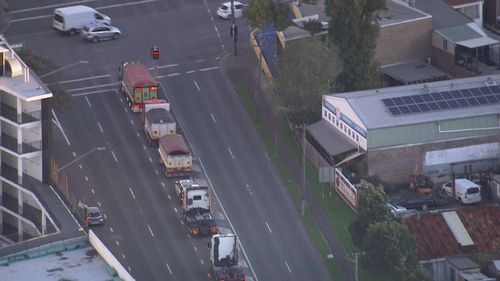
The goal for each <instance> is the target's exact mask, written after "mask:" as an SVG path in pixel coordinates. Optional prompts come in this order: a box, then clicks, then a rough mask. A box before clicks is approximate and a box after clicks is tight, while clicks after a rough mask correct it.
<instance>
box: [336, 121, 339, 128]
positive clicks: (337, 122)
mask: <svg viewBox="0 0 500 281" xmlns="http://www.w3.org/2000/svg"><path fill="white" fill-rule="evenodd" d="M336 124H337V127H338V126H339V119H337V120H336Z"/></svg>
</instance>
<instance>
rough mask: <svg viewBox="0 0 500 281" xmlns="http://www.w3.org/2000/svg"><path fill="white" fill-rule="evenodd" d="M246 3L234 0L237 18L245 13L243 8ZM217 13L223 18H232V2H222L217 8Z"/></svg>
mask: <svg viewBox="0 0 500 281" xmlns="http://www.w3.org/2000/svg"><path fill="white" fill-rule="evenodd" d="M245 6H246V5H245V4H241V3H240V2H238V1H234V15H235V18H241V16H242V15H243V8H245ZM217 15H218V16H219V17H221V18H223V19H230V18H231V2H225V3H222V5H221V6H220V7H219V9H217Z"/></svg>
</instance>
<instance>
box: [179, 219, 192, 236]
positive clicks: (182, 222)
mask: <svg viewBox="0 0 500 281" xmlns="http://www.w3.org/2000/svg"><path fill="white" fill-rule="evenodd" d="M181 224H182V225H184V221H183V220H181ZM188 238H190V237H189V233H188Z"/></svg>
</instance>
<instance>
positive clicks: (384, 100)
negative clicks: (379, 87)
mask: <svg viewBox="0 0 500 281" xmlns="http://www.w3.org/2000/svg"><path fill="white" fill-rule="evenodd" d="M382 102H383V103H384V104H385V106H387V107H389V106H394V105H395V104H394V102H393V101H392V99H383V100H382Z"/></svg>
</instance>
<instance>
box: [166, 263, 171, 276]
mask: <svg viewBox="0 0 500 281" xmlns="http://www.w3.org/2000/svg"><path fill="white" fill-rule="evenodd" d="M165 265H166V266H167V269H168V272H170V275H172V269H170V266H169V265H168V263H166V264H165Z"/></svg>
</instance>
